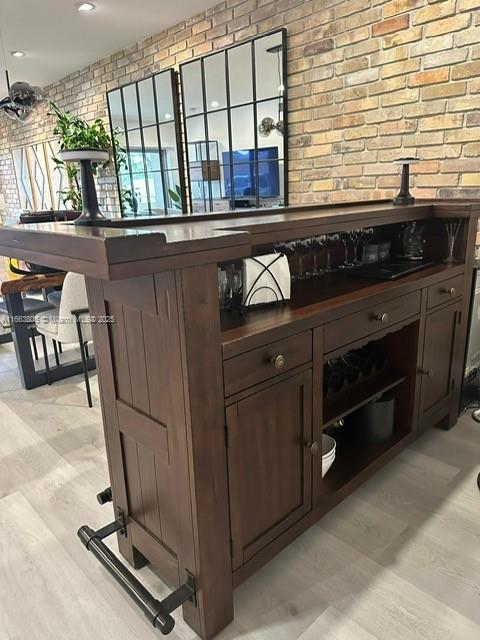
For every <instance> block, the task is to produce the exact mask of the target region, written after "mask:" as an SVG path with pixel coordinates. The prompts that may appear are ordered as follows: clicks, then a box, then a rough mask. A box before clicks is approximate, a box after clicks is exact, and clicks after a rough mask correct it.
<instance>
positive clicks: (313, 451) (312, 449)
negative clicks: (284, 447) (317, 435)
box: [307, 440, 320, 456]
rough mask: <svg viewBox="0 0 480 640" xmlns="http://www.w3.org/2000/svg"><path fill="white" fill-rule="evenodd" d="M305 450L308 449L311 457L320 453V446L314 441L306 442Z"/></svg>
mask: <svg viewBox="0 0 480 640" xmlns="http://www.w3.org/2000/svg"><path fill="white" fill-rule="evenodd" d="M307 448H308V449H310V453H311V454H312V456H315V455H317V453H318V452H319V451H320V445H319V444H318V442H317V441H316V440H315V442H308V443H307Z"/></svg>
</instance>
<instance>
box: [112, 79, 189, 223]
mask: <svg viewBox="0 0 480 640" xmlns="http://www.w3.org/2000/svg"><path fill="white" fill-rule="evenodd" d="M107 98H108V109H109V115H110V124H111V128H112V135H115V136H116V138H117V140H118V142H119V147H117V149H116V151H115V166H116V171H117V177H118V188H119V193H120V203H121V209H122V215H124V216H148V215H153V216H155V215H168V214H178V213H179V212H181V211H185V210H186V202H185V200H186V198H185V187H184V176H183V170H182V150H181V144H180V143H179V140H180V132H179V118H178V115H177V114H178V94H177V81H176V75H175V72H174V71H173V69H168V70H166V71H162V72H161V73H158V74H156V75H154V76H151V77H149V78H145V79H144V80H140V81H138V82H134V83H132V84H129V85H126V86H124V87H121V88H119V89H114V90H113V91H110V92H109V93H108V95H107Z"/></svg>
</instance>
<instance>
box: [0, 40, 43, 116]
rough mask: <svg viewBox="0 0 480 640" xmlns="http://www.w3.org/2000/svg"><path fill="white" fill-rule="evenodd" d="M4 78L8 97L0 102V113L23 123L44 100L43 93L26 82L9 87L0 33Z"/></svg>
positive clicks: (15, 83)
mask: <svg viewBox="0 0 480 640" xmlns="http://www.w3.org/2000/svg"><path fill="white" fill-rule="evenodd" d="M0 41H1V45H2V52H3V60H4V66H5V77H6V79H7V89H8V95H7V96H6V97H5V98H3V99H2V100H0V111H3V112H4V113H5V114H6V115H7V116H8V117H9V118H11V119H12V120H17V121H19V122H25V120H27V119H28V118H29V117H30V116H31V115H32V113H33V112H34V111H35V109H36V108H37V107H38V105H40V104H41V103H42V102H43V101H44V100H45V92H44V91H43V89H41V88H40V87H35V86H32V85H31V84H29V83H28V82H14V83H13V84H12V85H10V76H9V74H8V70H7V60H6V55H5V46H4V40H3V36H2V34H1V32H0Z"/></svg>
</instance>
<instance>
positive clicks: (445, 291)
mask: <svg viewBox="0 0 480 640" xmlns="http://www.w3.org/2000/svg"><path fill="white" fill-rule="evenodd" d="M442 293H448V295H449V296H454V295H455V294H456V293H457V292H456V291H455V287H450V289H447V288H445V289H442Z"/></svg>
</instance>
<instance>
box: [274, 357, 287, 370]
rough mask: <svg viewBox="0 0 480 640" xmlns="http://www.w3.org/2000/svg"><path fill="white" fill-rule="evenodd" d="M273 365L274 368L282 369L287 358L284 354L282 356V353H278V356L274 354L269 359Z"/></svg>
mask: <svg viewBox="0 0 480 640" xmlns="http://www.w3.org/2000/svg"><path fill="white" fill-rule="evenodd" d="M271 362H272V364H273V366H274V367H275V369H283V367H284V366H285V365H286V364H287V360H286V358H285V356H283V355H282V354H280V355H278V356H276V357H275V356H274V357H273V358H272V360H271Z"/></svg>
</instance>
